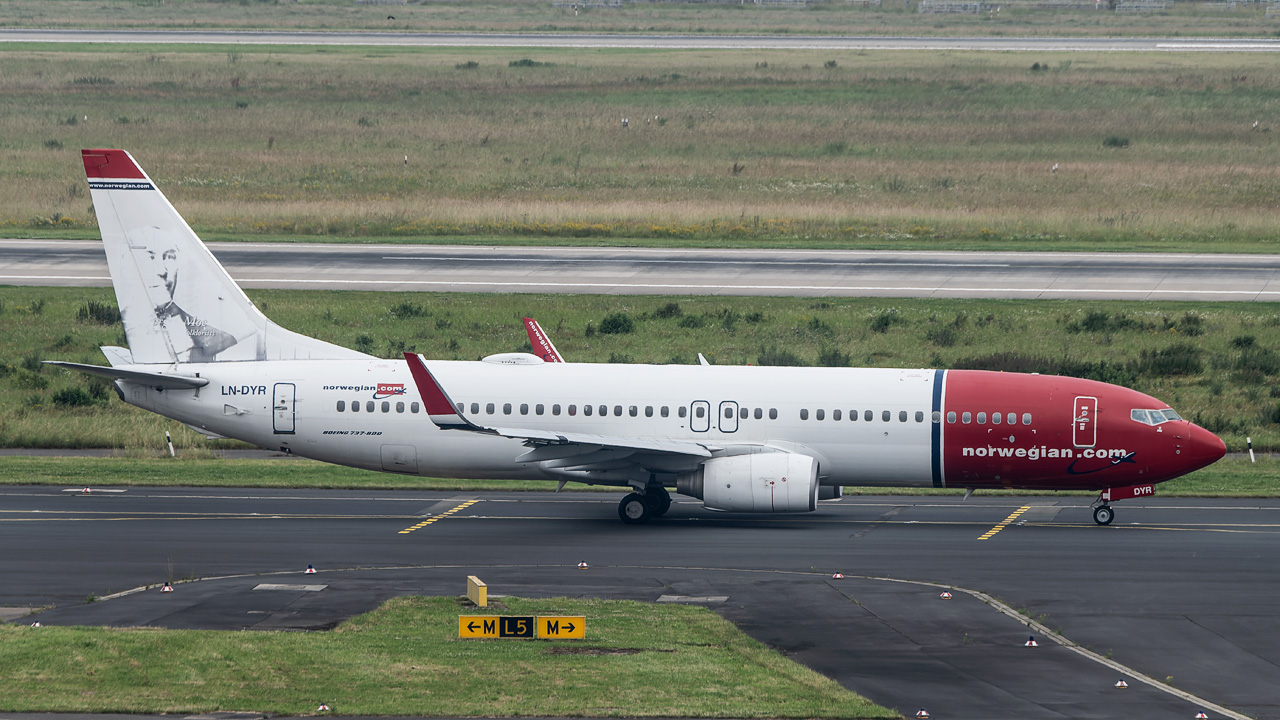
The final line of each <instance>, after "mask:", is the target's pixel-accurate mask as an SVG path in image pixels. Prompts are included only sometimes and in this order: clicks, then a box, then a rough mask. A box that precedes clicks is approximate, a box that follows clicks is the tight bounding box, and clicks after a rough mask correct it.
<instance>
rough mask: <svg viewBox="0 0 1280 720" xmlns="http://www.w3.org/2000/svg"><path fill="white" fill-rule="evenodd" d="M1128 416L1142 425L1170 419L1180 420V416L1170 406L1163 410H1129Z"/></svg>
mask: <svg viewBox="0 0 1280 720" xmlns="http://www.w3.org/2000/svg"><path fill="white" fill-rule="evenodd" d="M1129 417H1130V418H1132V419H1133V420H1134V421H1136V422H1140V423H1142V424H1143V425H1159V424H1160V423H1165V422H1169V421H1170V420H1181V419H1182V416H1181V415H1179V414H1178V413H1176V412H1174V411H1173V410H1172V409H1171V408H1165V409H1163V410H1130V411H1129Z"/></svg>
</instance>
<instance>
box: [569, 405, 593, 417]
mask: <svg viewBox="0 0 1280 720" xmlns="http://www.w3.org/2000/svg"><path fill="white" fill-rule="evenodd" d="M570 407H573V406H572V405H570ZM593 412H595V408H593V407H592V406H590V405H583V406H582V414H583V415H586V416H587V417H591V413H593Z"/></svg>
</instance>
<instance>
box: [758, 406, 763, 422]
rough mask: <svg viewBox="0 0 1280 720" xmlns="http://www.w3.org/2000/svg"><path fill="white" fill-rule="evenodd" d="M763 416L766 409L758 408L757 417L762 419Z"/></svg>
mask: <svg viewBox="0 0 1280 720" xmlns="http://www.w3.org/2000/svg"><path fill="white" fill-rule="evenodd" d="M763 417H764V410H763V409H761V408H756V419H757V420H760V419H762V418H763Z"/></svg>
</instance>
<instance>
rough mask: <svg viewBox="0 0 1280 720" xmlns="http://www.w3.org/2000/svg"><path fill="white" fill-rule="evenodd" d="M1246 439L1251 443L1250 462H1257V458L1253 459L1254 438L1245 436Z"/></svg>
mask: <svg viewBox="0 0 1280 720" xmlns="http://www.w3.org/2000/svg"><path fill="white" fill-rule="evenodd" d="M1244 441H1245V442H1247V443H1249V462H1251V463H1256V462H1258V461H1257V460H1254V459H1253V438H1251V437H1247V438H1245V439H1244Z"/></svg>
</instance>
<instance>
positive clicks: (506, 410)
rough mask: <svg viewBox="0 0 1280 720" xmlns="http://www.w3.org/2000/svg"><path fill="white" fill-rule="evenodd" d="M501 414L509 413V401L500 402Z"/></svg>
mask: <svg viewBox="0 0 1280 720" xmlns="http://www.w3.org/2000/svg"><path fill="white" fill-rule="evenodd" d="M502 414H503V415H510V414H511V403H502Z"/></svg>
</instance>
